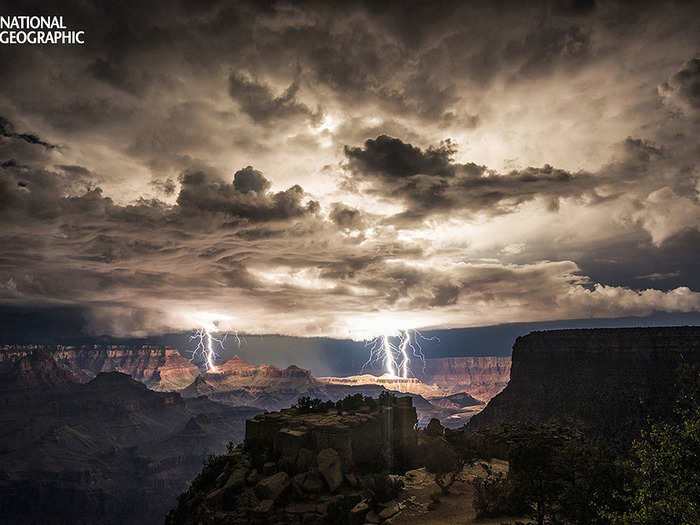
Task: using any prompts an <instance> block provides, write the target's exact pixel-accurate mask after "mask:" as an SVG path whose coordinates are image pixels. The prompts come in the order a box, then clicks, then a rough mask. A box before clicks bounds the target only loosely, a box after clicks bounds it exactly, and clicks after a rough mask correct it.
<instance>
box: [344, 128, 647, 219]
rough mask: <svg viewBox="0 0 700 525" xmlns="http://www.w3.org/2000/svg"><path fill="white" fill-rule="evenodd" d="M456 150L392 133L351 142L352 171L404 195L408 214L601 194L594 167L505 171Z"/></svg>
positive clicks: (488, 209) (386, 192) (494, 210)
mask: <svg viewBox="0 0 700 525" xmlns="http://www.w3.org/2000/svg"><path fill="white" fill-rule="evenodd" d="M640 145H641V143H640ZM643 146H644V147H646V148H647V149H648V148H649V146H647V145H643ZM455 152H456V149H455V147H454V145H453V144H452V143H451V142H450V141H446V142H445V143H443V144H442V145H440V146H439V147H437V148H428V149H426V150H421V149H420V148H417V147H415V146H412V145H411V144H406V143H404V142H402V141H401V140H400V139H396V138H391V137H387V136H380V137H377V139H375V140H372V139H370V140H368V141H366V142H365V145H364V147H363V148H350V147H346V148H345V155H346V156H347V157H348V160H349V168H350V170H351V172H352V173H353V174H354V176H355V177H357V178H359V180H360V181H364V182H366V183H368V184H369V189H368V190H366V191H368V192H369V193H373V194H379V195H382V196H386V197H387V198H396V197H399V198H401V199H403V200H404V202H405V203H406V204H407V206H408V209H407V210H406V212H405V213H404V214H403V218H404V219H421V218H423V217H425V216H426V215H430V214H432V213H445V212H449V211H460V210H462V211H466V212H485V213H488V214H491V215H498V214H502V213H509V212H512V211H514V210H515V209H516V208H517V206H518V205H519V204H522V203H524V202H527V201H530V200H533V199H535V198H544V199H548V202H549V206H550V207H551V208H553V209H556V208H557V200H558V199H560V198H564V197H582V196H584V194H588V195H589V197H590V198H591V199H594V200H598V199H600V197H599V196H598V195H597V194H596V193H595V191H594V189H595V186H596V184H597V183H598V182H599V181H597V180H596V179H595V178H594V177H593V176H592V175H591V174H589V173H583V172H581V173H576V174H574V173H570V172H568V171H566V170H562V169H557V168H553V167H552V166H549V165H545V166H543V167H541V168H532V167H530V168H526V169H523V170H514V171H512V172H510V173H506V174H499V173H497V172H495V171H493V170H489V169H487V168H486V167H485V166H478V165H476V164H474V163H468V164H459V163H455V162H454V161H453V160H452V156H453V155H454V153H455ZM647 155H648V153H647Z"/></svg>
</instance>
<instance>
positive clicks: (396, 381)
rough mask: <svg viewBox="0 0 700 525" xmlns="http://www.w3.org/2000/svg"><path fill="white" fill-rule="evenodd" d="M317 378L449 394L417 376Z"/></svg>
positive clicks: (433, 394) (425, 394)
mask: <svg viewBox="0 0 700 525" xmlns="http://www.w3.org/2000/svg"><path fill="white" fill-rule="evenodd" d="M317 379H318V380H319V381H320V382H322V383H327V384H330V385H381V386H383V387H384V388H386V389H387V390H392V391H394V392H401V393H402V394H405V393H411V394H418V395H420V396H423V397H425V398H431V397H443V396H445V395H447V392H445V391H444V390H442V389H441V388H440V387H438V386H437V385H431V384H426V383H424V382H423V381H421V380H420V379H418V378H415V377H395V376H392V375H389V374H384V375H381V376H375V375H372V374H361V375H356V376H347V377H319V378H317Z"/></svg>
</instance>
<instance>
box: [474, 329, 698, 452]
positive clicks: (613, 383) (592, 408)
mask: <svg viewBox="0 0 700 525" xmlns="http://www.w3.org/2000/svg"><path fill="white" fill-rule="evenodd" d="M698 362H700V327H662V328H611V329H589V330H556V331H549V332H533V333H531V334H528V335H526V336H524V337H519V338H518V339H517V340H516V342H515V345H514V346H513V366H512V372H511V380H510V382H509V383H508V386H507V387H506V388H505V389H504V390H503V392H501V393H500V394H499V395H497V396H496V397H494V398H493V399H492V400H491V401H490V402H489V404H488V405H487V406H486V408H485V409H484V410H483V411H482V412H481V413H480V414H478V415H476V416H474V417H473V418H472V419H471V421H470V422H469V423H468V427H467V428H468V429H477V428H481V427H484V426H489V425H499V424H505V423H514V422H518V421H527V422H547V423H557V424H566V425H569V426H576V427H578V428H581V429H583V430H584V431H586V432H589V433H593V434H596V435H601V436H605V437H606V438H613V437H619V440H620V441H621V442H629V440H630V439H633V438H634V437H636V436H637V435H638V432H639V429H640V428H641V427H642V425H644V424H645V422H646V421H647V419H648V418H649V417H651V418H655V417H663V416H664V415H665V414H668V413H670V412H671V410H672V409H673V404H674V400H675V398H676V378H677V370H678V367H679V366H680V365H681V364H682V363H688V364H691V363H698Z"/></svg>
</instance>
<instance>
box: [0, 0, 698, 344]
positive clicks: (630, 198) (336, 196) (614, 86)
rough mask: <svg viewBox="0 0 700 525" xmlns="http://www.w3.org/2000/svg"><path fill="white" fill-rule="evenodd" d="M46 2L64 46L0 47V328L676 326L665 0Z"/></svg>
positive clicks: (680, 207) (673, 18)
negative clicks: (8, 324)
mask: <svg viewBox="0 0 700 525" xmlns="http://www.w3.org/2000/svg"><path fill="white" fill-rule="evenodd" d="M62 9H64V10H65V12H63V13H62V14H63V16H64V17H65V18H66V20H70V23H71V25H74V26H76V27H85V28H86V30H87V31H88V44H86V45H85V46H81V47H80V48H69V47H60V48H59V47H51V48H43V47H31V48H29V47H13V48H10V47H7V46H5V47H0V67H2V70H3V73H4V76H5V78H7V79H11V81H8V82H3V83H2V85H0V115H2V118H1V119H0V221H1V223H2V224H1V226H2V230H1V233H0V303H2V305H3V306H4V307H7V308H13V307H16V308H29V309H32V308H38V307H39V306H41V307H57V308H61V309H64V310H66V311H71V312H73V311H80V312H82V314H81V315H84V316H85V317H86V319H87V321H88V324H89V327H90V330H92V331H93V332H94V333H103V332H104V333H113V334H120V335H140V334H141V335H142V334H148V333H158V332H162V331H166V330H180V329H189V328H196V327H197V326H198V324H197V319H196V313H197V312H211V313H213V314H216V315H218V316H220V317H221V318H222V319H223V318H226V317H230V320H229V321H227V322H230V324H231V326H232V327H237V328H239V329H240V330H243V331H250V332H254V333H271V332H275V333H285V334H295V335H333V336H338V337H348V336H349V337H355V338H361V337H366V336H372V335H376V332H378V331H382V327H386V326H387V325H397V326H396V329H404V328H421V327H422V328H429V327H459V326H476V325H486V324H494V323H504V322H512V321H526V320H531V321H539V320H556V319H567V318H574V317H620V316H625V315H647V314H649V313H651V312H654V311H665V312H687V311H698V310H700V304H699V302H698V291H699V290H700V272H699V271H698V261H697V255H696V254H695V251H696V250H693V249H691V248H692V247H693V246H697V245H698V243H699V242H700V232H699V228H700V211H698V210H699V209H700V208H699V199H698V189H700V186H699V183H698V180H699V172H698V169H697V165H698V155H699V151H698V148H697V136H698V132H699V131H700V129H699V128H700V125H699V124H700V123H699V121H698V112H697V80H698V71H697V69H698V67H697V66H698V59H697V50H698V49H700V36H699V35H698V32H697V31H696V30H695V26H694V23H695V21H696V20H697V18H698V14H699V13H698V10H697V7H696V6H694V5H692V4H691V3H675V4H672V5H644V6H640V5H632V4H629V3H626V2H606V3H595V2H590V3H586V2H584V3H581V2H554V3H552V4H551V5H550V4H548V7H547V8H543V7H542V6H540V5H535V4H529V3H523V2H514V3H512V4H511V5H505V4H499V5H493V3H489V2H483V3H480V2H476V3H464V2H447V3H444V2H443V3H440V4H439V5H438V4H429V3H423V2H418V3H409V4H406V3H395V4H381V5H380V4H377V3H366V2H345V3H343V4H342V5H333V6H331V5H329V4H328V3H324V2H305V3H302V4H297V3H288V2H270V3H265V4H262V3H260V2H253V1H251V2H243V1H242V2H235V3H230V2H207V3H204V4H198V3H193V2H172V3H171V4H169V5H168V6H167V12H168V16H167V17H164V16H159V14H160V13H154V12H153V10H152V7H151V6H147V5H145V4H144V5H141V4H129V5H122V6H120V7H118V8H114V9H110V13H109V16H106V15H105V13H103V7H102V6H101V5H98V4H97V3H95V4H94V5H91V6H89V9H88V8H86V5H85V4H81V5H80V6H79V8H73V7H71V6H70V5H67V6H65V7H64V8H62ZM88 12H89V13H90V15H89V16H88V15H87V14H86V13H88ZM114 28H120V30H119V31H115V30H114ZM660 276H663V278H661V277H660ZM395 320H401V323H403V324H409V325H411V326H398V324H401V323H397V322H394V321H395ZM200 324H201V323H200Z"/></svg>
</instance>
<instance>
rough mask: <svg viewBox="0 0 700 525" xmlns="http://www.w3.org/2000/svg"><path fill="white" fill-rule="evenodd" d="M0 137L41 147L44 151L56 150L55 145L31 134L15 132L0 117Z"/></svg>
mask: <svg viewBox="0 0 700 525" xmlns="http://www.w3.org/2000/svg"><path fill="white" fill-rule="evenodd" d="M0 137H5V138H9V139H17V140H22V141H24V142H27V143H29V144H36V145H37V146H43V147H44V148H46V149H54V148H57V147H58V146H56V145H55V144H49V143H48V142H46V141H44V140H41V139H40V138H39V137H38V136H37V135H34V134H33V133H17V132H16V131H15V126H14V124H12V122H10V121H9V120H8V119H6V118H5V117H2V116H0Z"/></svg>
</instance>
